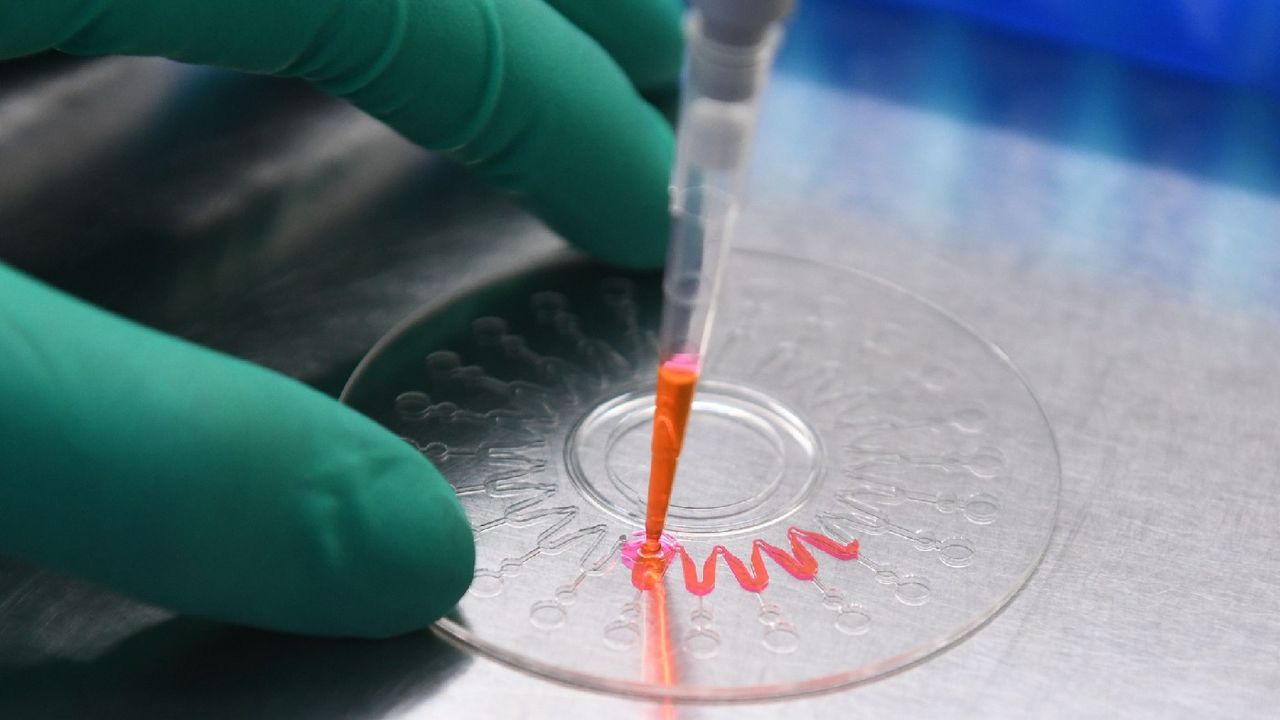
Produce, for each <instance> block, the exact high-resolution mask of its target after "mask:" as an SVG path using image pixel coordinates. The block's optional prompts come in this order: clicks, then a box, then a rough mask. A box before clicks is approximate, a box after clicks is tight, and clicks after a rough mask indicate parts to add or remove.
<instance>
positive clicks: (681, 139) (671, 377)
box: [641, 0, 794, 556]
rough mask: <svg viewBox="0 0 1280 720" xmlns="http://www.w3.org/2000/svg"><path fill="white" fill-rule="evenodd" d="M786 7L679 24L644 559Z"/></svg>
mask: <svg viewBox="0 0 1280 720" xmlns="http://www.w3.org/2000/svg"><path fill="white" fill-rule="evenodd" d="M793 3H794V0H695V1H694V3H693V9H692V11H691V12H690V14H689V16H688V19H687V23H686V28H685V36H686V50H685V71H684V72H685V74H684V83H683V86H682V97H681V112H680V120H679V123H678V124H677V128H676V162H675V169H674V171H673V173H672V178H671V236H670V238H669V242H668V245H667V266H666V272H665V274H664V276H663V306H662V322H661V325H660V329H659V332H658V387H657V400H656V406H655V408H654V416H653V457H652V464H651V465H650V468H649V497H648V506H647V508H646V513H645V541H644V544H643V546H642V547H641V552H642V553H643V554H645V555H649V556H658V555H660V554H661V553H662V547H661V543H660V538H661V536H662V531H663V529H664V527H665V526H666V520H667V509H668V507H669V505H670V504H671V491H672V487H673V485H674V481H675V474H676V465H677V462H678V460H679V457H680V448H681V446H682V445H683V443H684V434H685V425H686V424H687V422H688V419H689V411H690V409H691V407H692V404H693V395H694V390H695V388H696V387H697V383H698V377H699V374H700V372H701V369H702V364H703V359H704V357H705V356H706V353H707V340H708V338H709V337H710V333H711V325H712V321H713V320H714V318H715V307H716V299H717V295H718V292H719V286H720V280H721V276H722V275H723V273H724V267H725V258H726V256H727V254H728V250H729V244H730V240H731V237H732V232H733V221H734V217H735V215H736V213H737V209H738V203H739V198H740V196H741V193H742V184H743V176H744V174H745V169H746V166H747V159H748V157H749V154H750V147H751V139H752V136H753V134H754V131H755V122H756V111H757V106H758V101H759V98H760V95H761V91H762V89H763V87H764V83H765V79H766V77H767V76H768V73H769V68H770V66H771V65H772V64H773V57H774V53H775V51H776V49H777V47H778V43H779V42H780V40H781V38H782V26H781V20H782V18H783V17H785V16H786V14H787V13H788V12H789V11H790V10H791V6H792V5H793Z"/></svg>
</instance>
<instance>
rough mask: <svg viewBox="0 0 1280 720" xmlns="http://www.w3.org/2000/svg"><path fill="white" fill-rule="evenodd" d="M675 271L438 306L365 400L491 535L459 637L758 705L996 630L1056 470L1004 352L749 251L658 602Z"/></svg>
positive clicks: (863, 291)
mask: <svg viewBox="0 0 1280 720" xmlns="http://www.w3.org/2000/svg"><path fill="white" fill-rule="evenodd" d="M658 283H659V278H658V277H657V276H649V275H630V274H626V273H619V272H616V271H610V270H607V269H602V268H599V267H596V266H592V265H588V264H585V263H574V262H565V263H560V264H556V265H552V266H548V267H543V268H541V269H538V270H535V271H532V272H529V273H526V274H523V275H518V276H514V277H510V278H507V279H505V280H502V281H499V282H495V283H492V284H490V285H487V286H484V287H481V288H477V289H475V290H474V291H472V292H469V293H466V294H464V295H460V296H457V297H455V298H452V299H450V300H448V301H446V302H442V303H440V304H437V305H435V306H432V307H430V308H427V309H426V310H425V311H424V312H423V313H421V314H420V315H418V316H417V317H415V318H412V319H411V320H410V321H409V322H407V323H405V324H403V325H402V326H401V327H400V328H398V329H397V330H395V331H394V332H392V333H391V334H390V335H388V337H387V338H386V339H384V340H383V341H382V342H381V343H379V344H378V346H377V347H375V348H374V350H373V351H372V352H371V353H370V354H369V356H368V357H367V358H365V360H364V362H363V363H362V364H361V365H360V367H359V368H358V369H357V370H356V372H355V374H354V375H353V377H352V378H351V381H350V383H349V384H348V386H347V389H346V391H345V392H344V396H343V397H344V400H345V401H346V402H348V403H350V404H351V405H352V406H354V407H356V408H357V409H359V410H361V411H362V412H364V413H366V414H368V415H370V416H371V417H373V418H375V419H376V420H378V421H379V422H381V423H383V424H385V425H386V426H387V427H388V428H391V429H392V430H393V431H394V432H396V433H397V434H399V435H401V436H402V437H404V439H405V440H406V441H408V442H410V443H412V444H413V445H414V446H416V447H417V448H418V449H419V450H420V451H421V452H422V453H423V454H424V455H425V456H426V457H428V458H429V459H431V460H432V461H433V462H434V463H436V465H437V466H438V467H439V468H440V469H441V471H442V472H443V473H444V475H445V477H447V478H448V480H449V482H450V483H451V484H452V485H453V487H454V489H455V490H456V491H457V493H458V496H459V497H460V498H461V500H462V503H463V505H464V506H465V508H466V511H467V513H468V516H469V517H470V519H471V522H472V524H473V526H474V528H475V534H476V549H477V569H476V574H475V580H474V582H473V584H472V586H471V589H470V591H469V592H468V593H467V595H466V596H465V597H464V598H463V599H462V601H461V602H460V603H459V605H458V607H457V609H456V611H455V612H454V614H453V615H451V616H450V617H449V618H447V619H445V620H442V621H441V622H440V623H439V625H438V630H439V631H440V632H441V633H443V634H444V635H445V636H447V637H448V638H450V639H452V640H453V641H455V642H457V643H458V644H461V645H463V646H465V647H468V648H470V649H473V650H475V651H477V652H480V653H482V654H484V655H487V656H490V657H492V658H495V659H497V660H500V661H503V662H506V663H509V664H511V665H513V666H516V667H519V668H523V669H525V670H528V671H531V672H534V673H538V674H540V675H543V676H546V677H549V678H552V679H555V680H558V681H562V682H568V683H572V684H576V685H580V686H586V687H590V688H594V689H600V690H608V691H613V692H618V693H624V694H629V695H640V696H648V697H660V698H677V699H686V700H703V701H714V700H746V699H765V698H773V697H782V696H788V695H795V694H801V693H809V692H815V691H819V690H824V689H828V688H833V687H837V686H841V685H847V684H851V683H857V682H862V681H866V680H870V679H873V678H876V677H880V676H883V675H885V674H887V673H891V672H893V671H894V670H897V669H900V668H902V667H903V666H905V665H907V664H909V663H913V662H916V661H919V660H920V659H922V658H924V657H926V656H928V655H930V654H932V653H934V652H937V651H938V650H940V649H942V648H944V647H946V646H948V645H949V644H951V643H954V642H956V641H957V640H959V639H960V638H962V637H964V636H965V635H966V634H967V633H969V632H971V631H973V630H974V629H976V628H978V627H979V626H980V625H981V624H982V623H983V622H984V621H985V620H987V619H988V618H990V617H991V616H992V614H993V613H995V612H996V611H998V610H999V609H1000V608H1001V607H1002V606H1003V605H1004V604H1005V603H1007V602H1009V601H1010V599H1011V598H1013V597H1014V595H1015V594H1016V593H1017V592H1018V590H1019V588H1021V587H1022V585H1023V584H1024V583H1025V582H1026V581H1027V578H1028V577H1029V576H1030V575H1031V572H1032V571H1033V569H1034V568H1035V567H1036V565H1037V564H1038V562H1039V561H1040V558H1041V556H1042V555H1043V553H1044V550H1045V546H1046V544H1047V542H1048V539H1049V536H1050V533H1051V532H1052V529H1053V525H1054V521H1055V518H1056V514H1057V505H1058V485H1059V474H1058V457H1057V452H1056V450H1055V447H1054V442H1053V438H1052V435H1051V433H1050V431H1049V427H1048V425H1047V424H1046V421H1045V418H1044V415H1043V413H1042V412H1041V410H1040V407H1039V405H1038V404H1037V402H1036V399H1035V397H1033V395H1032V394H1031V392H1030V391H1029V390H1028V388H1027V386H1026V385H1025V384H1024V383H1023V381H1022V379H1021V378H1020V376H1019V375H1018V373H1017V371H1015V370H1014V369H1013V367H1012V366H1010V364H1009V363H1008V361H1007V360H1006V359H1005V358H1004V356H1003V355H1002V354H1001V352H1000V351H999V350H997V349H996V348H994V347H993V346H992V345H990V344H989V343H987V342H985V341H983V340H982V339H980V338H978V337H977V336H975V335H974V334H973V333H971V332H970V331H969V330H967V329H966V328H964V327H963V326H962V325H960V324H959V323H957V322H956V321H955V320H953V319H952V318H950V317H949V316H947V315H946V314H944V313H943V312H941V311H939V310H938V309H937V308H935V307H933V306H932V305H930V304H928V303H926V302H924V301H922V300H921V299H919V298H917V297H915V296H913V295H911V294H909V293H907V292H905V291H903V290H901V289H899V288H897V287H894V286H892V285H890V284H888V283H885V282H883V281H880V280H877V279H875V278H872V277H869V276H866V275H862V274H859V273H856V272H851V271H848V270H842V269H836V268H832V267H828V266H824V265H820V264H816V263H812V262H806V261H801V260H796V259H791V258H787V257H783V256H778V255H771V254H765V253H758V252H746V251H738V252H735V253H734V254H733V255H732V256H731V258H730V260H729V266H728V270H727V272H726V275H725V284H726V287H725V288H724V290H723V295H722V300H721V302H720V306H719V316H718V318H717V322H716V331H715V332H716V334H715V336H714V337H713V338H712V341H711V344H710V348H711V349H710V353H709V365H708V366H707V367H706V368H704V371H703V379H702V382H701V384H700V386H699V390H698V394H697V396H696V400H695V404H694V409H693V413H692V416H691V418H692V419H691V420H690V424H689V431H688V433H689V434H688V436H687V439H686V442H685V447H684V452H683V455H682V456H681V460H680V468H679V472H678V475H677V479H676V489H675V492H674V495H673V499H672V506H671V514H670V522H669V530H670V531H671V533H670V536H669V537H667V538H665V547H666V550H667V552H666V553H665V555H664V557H665V558H666V559H667V564H666V566H665V572H664V574H663V575H662V582H661V583H660V584H659V585H658V586H656V587H650V589H639V587H638V585H642V584H637V583H634V582H633V574H632V571H631V570H630V569H629V567H630V564H631V562H630V559H631V557H633V555H631V554H629V553H630V551H631V550H632V549H633V547H632V546H631V545H630V544H629V540H630V538H632V537H633V535H634V533H635V532H636V531H637V530H639V529H640V528H641V527H642V525H643V514H644V498H645V492H646V481H647V472H648V452H649V433H650V424H651V420H652V401H653V396H652V392H653V385H654V378H655V362H656V358H655V349H654V333H655V329H656V324H657V318H658V311H659V296H660V293H659V287H658Z"/></svg>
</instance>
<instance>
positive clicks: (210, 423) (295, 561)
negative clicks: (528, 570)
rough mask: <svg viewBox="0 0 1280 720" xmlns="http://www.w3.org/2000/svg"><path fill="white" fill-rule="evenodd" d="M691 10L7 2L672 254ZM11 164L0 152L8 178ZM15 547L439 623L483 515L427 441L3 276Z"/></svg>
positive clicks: (558, 224) (254, 594)
mask: <svg viewBox="0 0 1280 720" xmlns="http://www.w3.org/2000/svg"><path fill="white" fill-rule="evenodd" d="M679 10H680V8H679V0H611V1H610V2H607V3H603V2H600V1H599V0H546V2H543V1H542V0H40V1H38V2H33V1H31V0H0V58H8V57H17V56H21V55H26V54H30V53H34V52H38V51H41V50H45V49H48V48H57V49H59V50H62V51H65V52H69V53H75V54H110V53H124V54H136V55H162V56H165V57H170V58H174V59H177V60H182V61H186V62H195V63H205V64H214V65H220V66H224V67H229V68H236V69H240V70H245V71H249V72H258V73H270V74H274V75H287V76H301V77H304V78H307V79H308V80H310V81H311V82H313V83H315V84H316V85H317V86H318V87H320V88H322V89H324V90H327V91H329V92H332V93H336V94H339V95H342V96H345V97H347V98H349V99H350V100H351V101H352V102H353V103H355V104H356V105H358V106H359V107H361V108H363V109H365V110H366V111H368V112H370V113H371V114H373V115H375V116H377V117H379V118H381V119H382V120H384V121H386V122H387V123H388V124H390V125H391V126H392V127H394V128H395V129H397V130H398V131H399V132H401V133H403V134H404V135H405V136H407V137H409V138H410V139H412V140H414V141H416V142H419V143H421V144H423V145H425V146H427V147H430V148H435V149H439V150H442V151H444V152H445V153H447V154H448V155H450V156H451V157H454V158H457V159H458V160H460V161H461V162H463V163H465V164H466V165H468V166H469V167H471V168H473V169H474V170H475V172H477V173H479V174H480V175H481V176H482V177H484V178H487V179H488V180H490V181H491V182H493V183H495V184H496V185H498V186H500V187H502V188H504V189H506V190H508V191H509V192H511V193H513V194H515V195H516V196H518V198H519V199H520V200H521V202H523V203H524V204H525V205H527V206H528V207H529V208H530V209H532V210H533V211H534V212H536V213H538V214H539V215H540V216H541V217H542V218H543V219H545V220H546V221H547V222H548V223H549V224H550V225H551V226H552V227H553V228H554V229H556V230H558V231H559V232H560V233H561V234H562V235H564V236H565V237H566V238H567V239H568V240H569V241H570V242H573V243H575V244H576V245H578V246H579V247H581V248H583V249H584V250H586V251H588V252H591V253H593V254H595V255H596V256H598V257H600V258H602V259H604V260H607V261H611V262H614V263H619V264H623V265H630V266H653V265H656V264H658V263H659V262H660V261H661V254H662V245H663V240H664V238H665V234H666V225H665V224H666V217H667V216H666V184H667V177H668V173H669V168H670V163H671V155H672V147H673V146H672V137H671V130H670V128H669V127H668V126H667V125H666V123H665V121H664V120H663V119H662V118H661V116H660V115H659V114H658V113H657V112H656V111H655V110H653V109H652V108H651V107H649V106H648V105H647V104H646V103H645V102H644V101H643V100H642V99H641V98H640V96H639V95H638V93H637V90H636V88H637V87H639V88H647V87H658V86H664V85H665V86H669V85H670V84H671V83H673V82H674V79H675V74H676V72H677V69H678V64H679V60H680V58H679V43H680V32H679ZM3 172H4V169H3V167H0V174H2V173H3ZM0 358H3V360H2V361H0V398H3V401H4V408H3V409H2V410H0V551H3V552H6V553H9V554H13V555H16V556H18V557H22V558H25V559H27V560H30V561H32V562H35V563H38V564H43V565H47V566H50V567H53V568H56V569H59V570H63V571H67V572H71V573H74V574H78V575H80V576H82V577H85V578H88V579H91V580H95V581H98V582H100V583H103V584H105V585H107V586H109V587H111V588H114V589H116V590H119V591H121V592H124V593H127V594H131V595H133V596H135V597H138V598H141V599H143V600H146V601H150V602H153V603H156V604H159V605H162V606H165V607H168V608H171V609H174V610H177V611H179V612H184V613H190V614H195V615H201V616H205V617H211V618H217V619H222V620H228V621H233V622H239V623H244V624H248V625H255V626H259V627H265V628H272V629H279V630H286V631H291V632H302V633H315V634H332V635H360V636H385V635H392V634H397V633H401V632H405V631H408V630H412V629H415V628H420V627H423V626H425V625H426V624H428V623H430V622H431V621H433V620H434V619H436V618H437V617H439V616H440V615H441V614H443V613H444V612H446V611H447V610H448V608H449V607H450V606H451V605H452V604H453V603H454V602H455V601H456V600H457V598H458V597H459V596H460V595H461V594H462V592H463V591H464V589H465V588H466V586H467V584H468V583H469V582H470V580H471V571H472V563H473V560H474V549H473V547H472V540H471V529H470V526H469V525H468V523H467V521H466V518H465V516H464V515H463V513H462V509H461V507H460V506H459V504H458V502H457V499H456V498H455V497H454V496H453V494H452V492H451V491H450V489H449V487H448V485H447V484H446V483H445V482H444V481H443V479H442V478H441V477H440V475H439V473H438V472H437V471H436V470H435V469H434V468H433V467H431V465H430V464H429V463H428V462H427V461H426V460H425V459H423V458H422V457H421V456H420V455H419V454H418V453H416V452H415V451H414V450H413V449H412V448H411V447H409V446H408V445H407V444H405V443H404V442H402V441H400V440H399V439H397V438H396V437H394V436H393V435H391V434H390V433H388V432H386V431H384V430H383V429H381V428H379V427H378V426H376V425H375V424H374V423H372V422H371V421H369V420H367V419H365V418H364V417H363V416H361V415H359V414H357V413H355V412H353V411H351V410H349V409H347V408H344V407H342V406H341V405H338V404H337V403H335V402H333V401H332V400H330V399H328V398H326V397H324V396H323V395H321V394H319V393H317V392H315V391H312V390H310V389H308V388H307V387H305V386H303V385H301V384H299V383H296V382H293V381H291V380H289V379H287V378H284V377H281V376H279V375H276V374H274V373H271V372H269V371H267V370H265V369H262V368H259V367H257V366H254V365H251V364H249V363H245V362H242V361H239V360H235V359H233V358H229V357H226V356H223V355H220V354H218V353H215V352H212V351H209V350H206V349H203V348H200V347H197V346H194V345H192V344H189V343H186V342H184V341H181V340H177V339H175V338H171V337H167V336H164V335H162V334H159V333H156V332H154V331H151V330H148V329H146V328H143V327H140V326H138V325H135V324H133V323H130V322H129V321H127V320H123V319H121V318H118V317H115V316H112V315H110V314H108V313H105V312H103V311H101V310H99V309H96V308H93V307H91V306H88V305H86V304H84V303H81V302H80V301H78V300H76V299H74V298H71V297H68V296H66V295H63V294H61V293H59V292H57V291H55V290H52V289H50V288H48V287H46V286H44V285H41V284H40V283H38V282H36V281H34V280H32V279H30V278H27V277H26V276H23V275H21V274H19V273H16V272H14V271H12V270H10V269H8V268H5V267H4V266H3V265H0Z"/></svg>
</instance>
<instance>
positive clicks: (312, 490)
mask: <svg viewBox="0 0 1280 720" xmlns="http://www.w3.org/2000/svg"><path fill="white" fill-rule="evenodd" d="M0 358H3V360H2V361H0V397H3V398H4V399H5V400H6V408H5V409H4V410H3V411H0V468H3V473H4V474H3V476H0V552H7V553H11V554H13V555H16V556H18V557H21V558H24V559H26V560H28V561H31V562H34V563H37V564H42V565H46V566H49V567H52V568H55V569H59V570H62V571H66V572H70V573H73V574H76V575H79V576H81V577H84V578H87V579H89V580H93V581H96V582H99V583H102V584H104V585H106V586H108V587H110V588H112V589H115V590H117V591H120V592H123V593H126V594H128V595H132V596H134V597H137V598H139V599H142V600H145V601H148V602H152V603H155V604H158V605H161V606H164V607H168V608H170V609H173V610H176V611H178V612H182V613H189V614H193V615H200V616H204V617H209V618H214V619H219V620H225V621H231V622H236V623H243V624H246V625H254V626H258V627H263V628H269V629H275V630H283V631H289V632H299V633H310V634H322V635H356V636H386V635H393V634H397V633H401V632H405V631H408V630H412V629H416V628H420V627H423V626H425V625H427V624H428V623H430V622H432V621H433V620H435V619H436V618H438V617H439V616H441V615H442V614H443V613H445V612H446V611H447V610H448V609H449V608H450V607H451V606H452V605H453V603H454V602H455V601H456V600H457V599H458V597H460V596H461V594H462V593H463V592H464V591H465V589H466V587H467V584H468V583H469V582H470V579H471V573H472V565H473V562H474V548H473V546H472V539H471V529H470V526H469V524H468V523H467V520H466V517H465V516H464V514H463V512H462V508H461V506H460V504H459V503H458V501H457V499H456V497H455V496H454V495H453V493H452V491H451V489H450V488H449V486H448V484H447V483H445V482H444V480H443V478H442V477H441V476H440V474H439V473H438V472H437V471H436V469H435V468H434V467H432V466H431V465H430V463H428V462H427V461H426V460H424V459H423V458H422V457H421V456H420V455H419V454H418V453H417V452H416V451H414V450H413V449H412V448H411V447H410V446H409V445H407V444H406V443H404V442H402V441H400V440H399V439H397V438H396V437H395V436H394V435H391V434H390V433H387V432H386V431H385V430H383V429H382V428H380V427H378V426H377V425H375V424H374V423H373V422H372V421H370V420H368V419H366V418H364V417H363V416H361V415H359V414H358V413H356V412H354V411H352V410H350V409H348V408H346V407H343V406H341V405H339V404H338V403H336V402H334V401H332V400H330V399H329V398H327V397H325V396H324V395H322V394H320V393H318V392H315V391H313V390H311V389H309V388H307V387H305V386H304V385H302V384H300V383H297V382H294V381H292V380H289V379H287V378H284V377H282V376H279V375H277V374H275V373H272V372H270V371H268V370H266V369H263V368H261V367H258V366H255V365H252V364H250V363H247V362H243V361H240V360H236V359H233V358H230V357H226V356H223V355H220V354H218V353H215V352H213V351H210V350H207V349H204V348H200V347H198V346H195V345H192V344H190V343H187V342H184V341H181V340H178V339H176V338H172V337H169V336H166V335H163V334H160V333H157V332H154V331H152V330H149V329H146V328H143V327H141V326H138V325H136V324H133V323H131V322H128V321H126V320H122V319H120V318H117V317H115V316H112V315H110V314H108V313H106V312H104V311H102V310H99V309H97V308H94V307H91V306H89V305H86V304H84V303H82V302H80V301H78V300H75V299H74V298H71V297H69V296H66V295H64V294H62V293H60V292H57V291H55V290H52V289H50V288H48V287H46V286H44V285H41V284H40V283H37V282H35V281H33V280H32V279H30V278H28V277H26V276H24V275H21V274H19V273H17V272H15V271H13V270H12V269H9V268H7V267H5V266H4V265H0Z"/></svg>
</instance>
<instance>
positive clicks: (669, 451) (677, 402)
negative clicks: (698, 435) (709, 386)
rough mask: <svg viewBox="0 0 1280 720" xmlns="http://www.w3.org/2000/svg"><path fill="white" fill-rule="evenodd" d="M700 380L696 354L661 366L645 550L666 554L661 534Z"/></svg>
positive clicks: (647, 508)
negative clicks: (694, 396)
mask: <svg viewBox="0 0 1280 720" xmlns="http://www.w3.org/2000/svg"><path fill="white" fill-rule="evenodd" d="M697 384H698V361H697V358H696V357H694V356H692V355H676V356H674V357H672V358H671V359H670V360H667V361H666V362H664V363H662V365H661V366H659V367H658V391H657V401H656V407H655V408H654V413H653V460H652V464H650V466H649V501H648V505H647V506H646V512H645V522H644V534H645V541H644V545H643V546H642V548H641V554H642V555H647V556H650V557H657V556H660V555H661V554H662V549H661V542H660V538H661V537H662V530H663V528H664V527H665V526H666V524H667V507H668V506H669V505H670V504H671V489H672V485H673V484H674V483H675V479H676V463H677V462H678V461H679V459H680V446H681V445H682V444H683V443H684V430H685V426H686V425H687V424H688V422H689V409H690V407H692V405H693V392H694V389H695V388H696V386H697Z"/></svg>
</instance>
